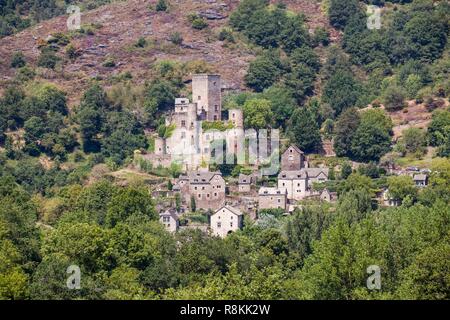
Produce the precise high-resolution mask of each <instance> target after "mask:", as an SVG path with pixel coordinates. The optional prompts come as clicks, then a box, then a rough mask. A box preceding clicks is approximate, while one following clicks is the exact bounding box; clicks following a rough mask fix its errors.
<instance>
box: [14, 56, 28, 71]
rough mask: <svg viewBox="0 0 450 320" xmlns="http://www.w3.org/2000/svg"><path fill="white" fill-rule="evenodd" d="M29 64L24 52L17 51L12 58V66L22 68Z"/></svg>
mask: <svg viewBox="0 0 450 320" xmlns="http://www.w3.org/2000/svg"><path fill="white" fill-rule="evenodd" d="M26 64H27V62H26V60H25V56H24V55H23V53H22V52H15V53H14V54H13V56H12V58H11V67H12V68H15V69H17V68H22V67H25V65H26Z"/></svg>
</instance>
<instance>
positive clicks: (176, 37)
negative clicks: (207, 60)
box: [169, 31, 183, 45]
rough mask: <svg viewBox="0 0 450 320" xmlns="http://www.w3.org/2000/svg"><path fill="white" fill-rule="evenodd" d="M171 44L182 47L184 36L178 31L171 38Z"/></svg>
mask: <svg viewBox="0 0 450 320" xmlns="http://www.w3.org/2000/svg"><path fill="white" fill-rule="evenodd" d="M169 40H170V42H172V43H173V44H177V45H180V44H182V43H183V36H182V35H181V33H179V32H178V31H176V32H174V33H172V34H171V35H170V37H169Z"/></svg>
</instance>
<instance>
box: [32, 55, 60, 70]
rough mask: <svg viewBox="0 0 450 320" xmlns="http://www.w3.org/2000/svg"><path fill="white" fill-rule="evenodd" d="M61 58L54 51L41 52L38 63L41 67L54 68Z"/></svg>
mask: <svg viewBox="0 0 450 320" xmlns="http://www.w3.org/2000/svg"><path fill="white" fill-rule="evenodd" d="M59 60H60V58H59V57H57V56H56V55H55V53H54V52H51V51H46V52H42V53H41V55H40V56H39V59H38V63H37V64H38V66H39V67H43V68H48V69H54V68H55V67H56V64H57V63H58V61H59Z"/></svg>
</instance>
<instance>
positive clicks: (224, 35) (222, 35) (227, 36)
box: [218, 28, 234, 42]
mask: <svg viewBox="0 0 450 320" xmlns="http://www.w3.org/2000/svg"><path fill="white" fill-rule="evenodd" d="M218 38H219V41H229V42H234V36H233V33H232V32H231V30H230V29H227V28H223V29H222V30H220V32H219V36H218Z"/></svg>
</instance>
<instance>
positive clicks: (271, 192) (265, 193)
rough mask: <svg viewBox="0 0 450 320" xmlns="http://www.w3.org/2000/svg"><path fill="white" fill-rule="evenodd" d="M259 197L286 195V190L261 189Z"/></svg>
mask: <svg viewBox="0 0 450 320" xmlns="http://www.w3.org/2000/svg"><path fill="white" fill-rule="evenodd" d="M258 194H259V195H262V196H268V195H283V194H287V190H286V188H269V187H261V188H260V189H259V191H258Z"/></svg>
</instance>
